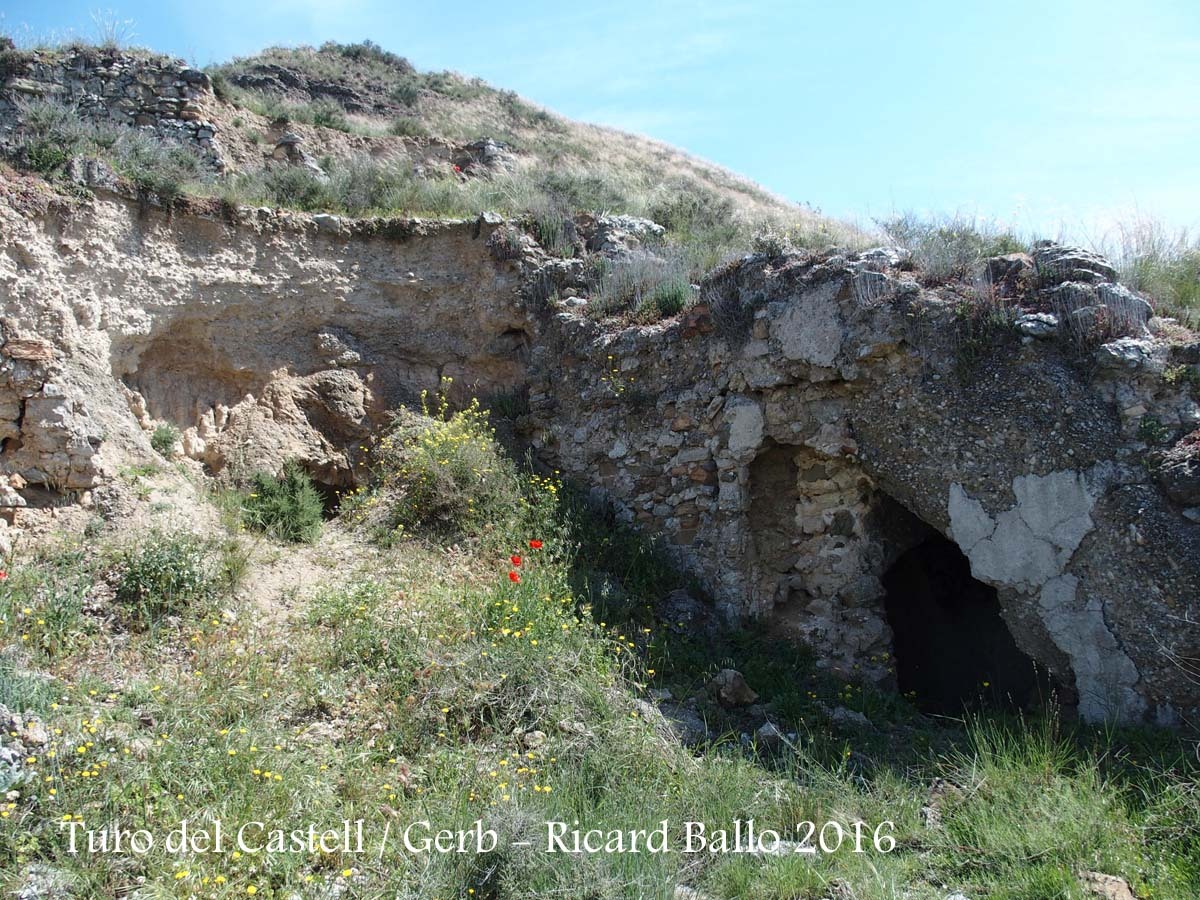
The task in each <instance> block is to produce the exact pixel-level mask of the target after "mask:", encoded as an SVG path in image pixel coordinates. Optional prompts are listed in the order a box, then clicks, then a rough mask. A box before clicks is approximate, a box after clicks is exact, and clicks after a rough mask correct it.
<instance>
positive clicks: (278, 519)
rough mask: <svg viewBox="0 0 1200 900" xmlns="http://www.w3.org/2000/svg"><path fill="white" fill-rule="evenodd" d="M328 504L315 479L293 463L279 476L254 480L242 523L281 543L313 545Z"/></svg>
mask: <svg viewBox="0 0 1200 900" xmlns="http://www.w3.org/2000/svg"><path fill="white" fill-rule="evenodd" d="M324 511H325V504H324V502H323V501H322V499H321V495H320V494H319V493H318V492H317V489H316V488H315V487H313V483H312V479H311V478H309V477H308V474H307V473H306V472H305V471H304V470H303V469H301V468H300V466H299V465H298V464H296V463H292V462H289V463H288V464H287V465H285V466H284V467H283V473H282V474H281V475H279V476H278V477H276V476H274V475H271V474H268V473H266V472H259V473H257V474H256V475H255V476H254V477H253V479H251V487H250V493H249V494H247V495H246V498H245V500H244V501H243V503H242V521H243V522H244V523H245V524H246V526H247V527H248V528H253V529H254V530H255V531H262V532H265V533H266V534H269V535H271V537H274V538H276V539H277V540H281V541H290V542H292V543H297V544H308V543H312V542H313V541H315V540H316V539H317V537H318V536H319V535H320V534H321V522H322V518H323V515H324Z"/></svg>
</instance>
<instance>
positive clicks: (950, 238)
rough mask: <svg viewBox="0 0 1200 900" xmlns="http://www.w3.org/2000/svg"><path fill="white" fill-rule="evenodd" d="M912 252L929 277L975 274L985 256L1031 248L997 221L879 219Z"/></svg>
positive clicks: (946, 277) (924, 273)
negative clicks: (1001, 226) (995, 222)
mask: <svg viewBox="0 0 1200 900" xmlns="http://www.w3.org/2000/svg"><path fill="white" fill-rule="evenodd" d="M877 224H878V225H879V227H880V228H882V229H883V231H884V233H885V234H886V235H887V236H888V237H889V238H891V239H892V240H893V241H895V242H896V243H897V244H899V245H900V246H902V247H904V248H906V249H907V250H908V251H909V252H910V253H911V254H912V256H911V258H912V261H913V262H914V263H915V264H916V266H917V268H918V269H919V270H920V272H921V273H922V274H923V275H924V276H925V277H926V278H928V279H932V280H945V279H948V278H962V277H965V276H967V275H971V274H973V273H974V272H975V271H976V270H977V269H978V268H979V267H980V265H981V264H982V263H983V261H984V260H985V259H987V258H988V257H991V256H1001V255H1003V254H1005V253H1016V252H1023V251H1026V250H1028V249H1029V245H1028V242H1027V241H1023V240H1021V239H1020V238H1018V237H1017V236H1016V235H1014V234H1013V233H1012V232H1011V231H1008V230H1005V229H1002V228H1000V227H998V226H996V225H995V224H993V223H991V222H987V221H983V220H977V219H973V218H960V217H957V216H953V217H947V218H935V219H922V218H919V217H917V216H915V215H912V214H908V215H904V216H898V217H895V218H892V219H886V220H883V221H880V222H878V223H877Z"/></svg>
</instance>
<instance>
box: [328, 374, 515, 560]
mask: <svg viewBox="0 0 1200 900" xmlns="http://www.w3.org/2000/svg"><path fill="white" fill-rule="evenodd" d="M421 406H422V412H421V413H415V412H413V411H411V410H407V409H402V410H400V411H399V412H398V413H397V414H396V417H395V419H394V420H393V422H392V425H391V427H390V428H389V429H388V430H387V432H385V433H384V435H383V436H382V438H380V440H379V441H378V443H377V444H376V446H375V447H374V448H373V462H372V465H371V478H370V483H369V485H368V486H366V487H365V488H363V489H360V490H359V491H358V492H357V493H356V494H355V495H353V496H352V497H351V498H349V499H348V501H346V503H345V504H344V505H345V507H346V509H347V511H348V512H349V515H350V517H351V518H352V519H357V520H358V521H360V522H362V523H364V524H366V525H367V526H368V527H369V528H371V529H372V530H373V531H374V532H375V534H376V535H377V536H378V537H379V539H380V540H382V541H383V542H384V543H388V544H390V543H394V542H395V541H397V540H400V539H401V538H403V537H404V536H406V535H409V534H421V535H428V536H441V537H460V536H471V535H476V534H478V533H479V532H480V531H481V530H482V529H483V527H484V526H485V525H486V524H489V523H496V522H500V521H506V520H508V519H510V518H511V517H512V516H513V515H514V513H515V512H516V511H517V510H518V509H519V507H520V498H521V492H520V489H519V486H518V482H517V476H516V470H515V467H514V466H513V464H512V463H511V462H510V461H509V460H508V459H506V458H504V457H503V456H502V455H501V453H500V449H499V447H498V445H497V443H496V437H495V432H494V431H493V429H492V427H491V425H490V424H489V423H488V418H487V412H486V411H485V410H484V409H483V408H482V407H481V406H480V405H479V401H478V400H472V401H471V403H470V405H469V406H468V407H467V408H466V409H462V410H459V411H457V412H451V411H450V408H449V404H448V403H447V401H446V399H445V396H444V395H443V396H440V397H439V400H438V402H437V404H436V406H434V407H432V408H431V407H430V405H429V403H428V400H427V398H426V397H424V396H422V403H421Z"/></svg>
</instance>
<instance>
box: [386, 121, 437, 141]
mask: <svg viewBox="0 0 1200 900" xmlns="http://www.w3.org/2000/svg"><path fill="white" fill-rule="evenodd" d="M388 131H390V132H391V133H392V134H394V135H395V136H396V137H427V136H428V135H429V129H428V128H426V127H425V126H424V125H422V124H421V120H420V119H414V118H412V117H411V116H398V117H397V118H395V119H393V120H392V124H391V125H390V126H389V127H388Z"/></svg>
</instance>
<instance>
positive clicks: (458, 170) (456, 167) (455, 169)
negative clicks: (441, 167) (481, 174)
mask: <svg viewBox="0 0 1200 900" xmlns="http://www.w3.org/2000/svg"><path fill="white" fill-rule="evenodd" d="M454 171H455V172H457V173H459V174H460V175H461V174H462V169H461V168H459V167H458V166H455V167H454Z"/></svg>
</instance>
